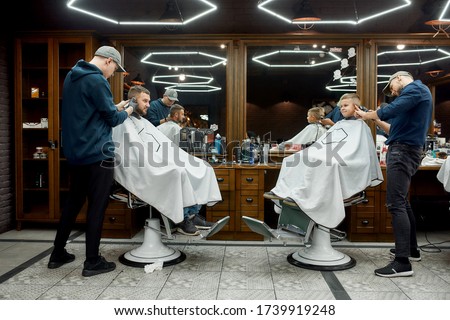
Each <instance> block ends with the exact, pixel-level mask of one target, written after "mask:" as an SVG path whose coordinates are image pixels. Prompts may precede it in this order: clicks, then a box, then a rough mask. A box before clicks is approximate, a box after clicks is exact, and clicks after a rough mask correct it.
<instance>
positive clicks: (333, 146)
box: [271, 120, 383, 228]
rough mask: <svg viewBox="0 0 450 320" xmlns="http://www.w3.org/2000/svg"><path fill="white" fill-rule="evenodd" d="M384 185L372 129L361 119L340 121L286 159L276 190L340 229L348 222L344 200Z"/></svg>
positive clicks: (317, 219)
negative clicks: (370, 187)
mask: <svg viewBox="0 0 450 320" xmlns="http://www.w3.org/2000/svg"><path fill="white" fill-rule="evenodd" d="M382 181H383V175H382V173H381V168H380V164H379V161H378V158H377V153H376V148H375V143H374V140H373V137H372V133H371V131H370V128H369V127H368V126H367V124H366V123H365V122H364V121H362V120H341V121H339V122H337V123H336V124H335V125H334V126H333V127H331V128H330V129H329V130H328V131H327V132H326V133H325V134H323V135H322V136H321V137H320V138H319V139H318V140H317V141H316V142H315V143H314V144H312V145H311V146H310V147H309V148H306V149H304V150H302V151H299V152H297V153H295V154H293V155H291V156H289V157H286V158H284V159H283V163H282V166H281V170H280V174H279V176H278V180H277V183H276V185H275V187H274V188H273V189H272V190H271V191H272V192H273V193H275V194H276V195H278V196H279V197H282V198H288V197H289V198H292V199H293V200H294V201H295V202H296V203H297V205H298V206H299V207H300V209H301V210H303V211H304V212H305V214H307V215H308V216H309V217H310V218H311V219H312V220H313V221H315V222H316V223H318V224H320V225H323V226H325V227H327V228H335V227H337V226H338V225H339V223H341V221H342V220H343V219H344V218H345V208H344V199H347V198H349V197H351V196H352V195H354V194H356V193H358V192H361V191H363V190H365V189H366V188H367V187H369V186H376V185H378V184H380V183H381V182H382Z"/></svg>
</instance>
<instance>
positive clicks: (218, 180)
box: [217, 178, 225, 182]
mask: <svg viewBox="0 0 450 320" xmlns="http://www.w3.org/2000/svg"><path fill="white" fill-rule="evenodd" d="M224 181H225V179H224V178H217V182H224Z"/></svg>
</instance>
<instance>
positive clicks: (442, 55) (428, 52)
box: [377, 48, 450, 68]
mask: <svg viewBox="0 0 450 320" xmlns="http://www.w3.org/2000/svg"><path fill="white" fill-rule="evenodd" d="M416 53H417V54H416ZM433 53H435V55H433ZM398 54H400V55H401V58H402V61H406V62H402V63H379V64H378V68H385V67H400V66H421V65H424V64H430V63H433V62H436V61H440V60H446V59H450V52H448V51H446V50H443V49H441V48H424V49H411V50H401V51H398V50H394V51H383V52H380V53H378V54H377V56H378V57H382V56H387V55H398ZM408 54H412V55H408ZM408 58H409V59H410V60H409V61H408ZM378 59H380V58H378Z"/></svg>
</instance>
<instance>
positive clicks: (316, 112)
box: [308, 107, 325, 120]
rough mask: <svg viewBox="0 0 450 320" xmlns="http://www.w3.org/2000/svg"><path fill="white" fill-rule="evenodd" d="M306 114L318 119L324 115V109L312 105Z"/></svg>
mask: <svg viewBox="0 0 450 320" xmlns="http://www.w3.org/2000/svg"><path fill="white" fill-rule="evenodd" d="M308 115H309V116H312V117H314V118H316V119H317V120H320V119H322V118H323V117H324V116H325V111H324V110H323V108H322V107H312V108H310V109H309V110H308Z"/></svg>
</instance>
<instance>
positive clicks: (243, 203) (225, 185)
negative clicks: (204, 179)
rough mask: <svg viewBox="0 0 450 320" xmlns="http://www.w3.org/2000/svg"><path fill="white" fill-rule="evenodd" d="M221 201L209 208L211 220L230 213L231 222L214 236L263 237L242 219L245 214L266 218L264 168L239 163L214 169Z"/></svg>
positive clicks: (251, 238)
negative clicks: (238, 164)
mask: <svg viewBox="0 0 450 320" xmlns="http://www.w3.org/2000/svg"><path fill="white" fill-rule="evenodd" d="M214 171H215V173H216V177H217V181H218V183H219V188H220V191H221V194H222V201H221V202H219V203H217V204H216V205H215V206H213V207H208V208H207V210H206V218H207V220H208V221H217V220H219V219H221V218H223V217H225V216H228V215H229V216H230V220H229V223H228V224H227V225H226V226H225V227H224V228H223V229H222V230H221V231H220V232H219V233H217V234H216V235H214V236H213V237H212V239H221V240H262V236H260V235H258V234H256V233H254V232H253V231H251V230H250V229H249V228H248V227H247V225H246V224H245V223H244V222H243V221H242V219H241V217H242V216H243V215H245V216H249V217H253V218H255V219H259V220H264V199H263V194H264V170H261V169H254V168H251V167H249V168H245V167H240V166H235V167H229V168H215V169H214Z"/></svg>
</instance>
